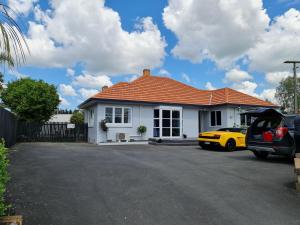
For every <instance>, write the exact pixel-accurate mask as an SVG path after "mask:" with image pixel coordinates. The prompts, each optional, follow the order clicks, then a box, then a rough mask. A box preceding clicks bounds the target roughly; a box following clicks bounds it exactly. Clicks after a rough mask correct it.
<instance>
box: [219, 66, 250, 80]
mask: <svg viewBox="0 0 300 225" xmlns="http://www.w3.org/2000/svg"><path fill="white" fill-rule="evenodd" d="M252 79H253V77H252V76H251V75H250V74H249V73H248V72H246V71H242V70H239V69H232V70H230V71H228V72H227V73H226V74H225V79H224V82H225V83H229V82H241V81H245V80H252Z"/></svg>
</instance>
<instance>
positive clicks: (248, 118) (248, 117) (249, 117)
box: [246, 115, 252, 126]
mask: <svg viewBox="0 0 300 225" xmlns="http://www.w3.org/2000/svg"><path fill="white" fill-rule="evenodd" d="M246 118H247V126H250V125H251V123H252V121H251V116H249V115H247V117H246Z"/></svg>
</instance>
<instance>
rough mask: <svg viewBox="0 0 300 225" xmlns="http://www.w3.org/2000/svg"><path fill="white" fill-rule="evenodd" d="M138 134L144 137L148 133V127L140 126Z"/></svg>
mask: <svg viewBox="0 0 300 225" xmlns="http://www.w3.org/2000/svg"><path fill="white" fill-rule="evenodd" d="M137 132H138V133H139V134H142V135H143V134H144V133H146V132H147V127H145V126H143V125H141V126H139V127H138V128H137Z"/></svg>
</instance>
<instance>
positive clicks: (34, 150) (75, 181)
mask: <svg viewBox="0 0 300 225" xmlns="http://www.w3.org/2000/svg"><path fill="white" fill-rule="evenodd" d="M10 173H11V177H12V180H11V183H10V185H9V192H10V195H12V196H13V199H12V200H13V205H14V206H15V207H16V212H17V214H22V215H24V217H25V225H38V224H41V225H50V224H52V225H102V224H103V225H118V224H128V225H193V224H208V225H214V224H220V225H226V224H228V225H234V224H238V225H243V224H259V225H264V224H266V225H267V224H268V225H269V224H271V225H277V224H278V225H279V224H280V225H281V224H284V225H289V224H295V225H298V224H300V195H299V194H297V193H296V191H295V190H294V189H293V186H294V183H293V182H294V179H295V178H294V175H293V166H292V163H291V161H290V160H287V159H282V158H270V159H269V160H268V161H265V162H264V161H258V160H256V159H255V158H254V157H253V156H252V153H251V152H248V151H239V152H214V151H205V150H201V149H199V148H198V147H195V146H194V147H192V146H190V147H168V146H151V145H143V146H93V145H88V144H53V143H35V144H19V145H17V146H16V147H15V149H14V150H13V152H12V154H11V167H10Z"/></svg>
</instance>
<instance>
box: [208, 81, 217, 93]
mask: <svg viewBox="0 0 300 225" xmlns="http://www.w3.org/2000/svg"><path fill="white" fill-rule="evenodd" d="M205 88H206V89H207V90H211V91H212V90H216V89H217V88H216V87H214V86H213V85H212V83H211V82H207V83H206V84H205Z"/></svg>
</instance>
